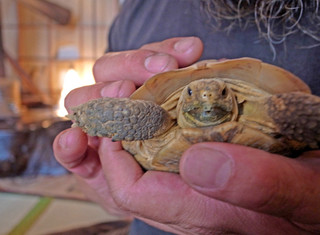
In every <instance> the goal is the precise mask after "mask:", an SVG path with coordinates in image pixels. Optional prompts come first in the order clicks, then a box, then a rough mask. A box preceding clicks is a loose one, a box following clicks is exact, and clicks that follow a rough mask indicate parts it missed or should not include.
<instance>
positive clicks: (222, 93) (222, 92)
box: [221, 88, 227, 97]
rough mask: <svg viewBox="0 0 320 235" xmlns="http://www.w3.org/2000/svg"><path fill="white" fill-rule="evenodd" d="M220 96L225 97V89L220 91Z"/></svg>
mask: <svg viewBox="0 0 320 235" xmlns="http://www.w3.org/2000/svg"><path fill="white" fill-rule="evenodd" d="M221 95H222V96H223V97H225V96H226V95H227V89H226V88H223V90H222V91H221Z"/></svg>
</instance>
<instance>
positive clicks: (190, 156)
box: [180, 143, 320, 224]
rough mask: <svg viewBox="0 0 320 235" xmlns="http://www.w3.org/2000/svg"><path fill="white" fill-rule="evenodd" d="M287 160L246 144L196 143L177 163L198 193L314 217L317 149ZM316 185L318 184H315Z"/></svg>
mask: <svg viewBox="0 0 320 235" xmlns="http://www.w3.org/2000/svg"><path fill="white" fill-rule="evenodd" d="M315 153H316V154H314V156H313V157H309V158H301V159H299V160H298V159H290V158H286V157H283V156H280V155H275V154H270V153H267V152H264V151H262V150H258V149H253V148H249V147H246V146H239V145H232V144H226V143H200V144H196V145H194V146H192V147H191V148H190V149H188V150H187V151H186V152H185V153H184V155H183V157H182V159H181V162H180V172H181V176H182V178H183V179H184V180H185V181H186V183H188V184H189V185H190V186H191V187H192V188H194V189H195V190H197V191H198V192H200V193H202V194H204V195H206V196H209V197H211V198H215V199H218V200H221V201H225V202H228V203H231V204H233V205H236V206H239V207H243V208H246V209H250V210H253V211H256V212H262V213H267V214H271V215H275V216H281V217H285V218H288V219H291V220H293V221H295V222H300V223H310V224H312V223H319V221H320V214H319V211H320V203H318V202H319V200H320V188H319V185H318V186H317V185H315V184H317V183H316V182H320V159H319V158H316V156H315V155H318V156H319V152H315ZM318 184H319V183H318Z"/></svg>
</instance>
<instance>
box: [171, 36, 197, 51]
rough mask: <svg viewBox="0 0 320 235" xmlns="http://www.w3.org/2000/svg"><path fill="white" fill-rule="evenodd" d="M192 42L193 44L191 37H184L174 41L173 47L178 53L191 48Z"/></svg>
mask: <svg viewBox="0 0 320 235" xmlns="http://www.w3.org/2000/svg"><path fill="white" fill-rule="evenodd" d="M193 44H194V38H193V37H189V38H184V39H181V40H180V41H178V42H176V43H175V45H174V49H175V50H176V51H178V52H180V53H185V52H187V51H188V50H191V49H192V46H193Z"/></svg>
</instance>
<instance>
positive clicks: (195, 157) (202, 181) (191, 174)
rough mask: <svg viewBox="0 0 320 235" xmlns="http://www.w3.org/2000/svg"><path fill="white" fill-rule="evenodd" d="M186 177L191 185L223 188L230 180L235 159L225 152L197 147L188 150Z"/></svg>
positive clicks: (185, 166)
mask: <svg viewBox="0 0 320 235" xmlns="http://www.w3.org/2000/svg"><path fill="white" fill-rule="evenodd" d="M185 157H186V158H185V162H184V169H183V171H184V177H185V179H186V180H187V181H188V183H190V184H191V185H193V186H195V187H198V188H205V189H221V188H223V186H224V185H226V183H227V182H228V180H229V178H230V176H231V173H232V168H233V161H232V160H231V159H230V157H229V156H227V155H226V154H224V153H223V152H220V151H216V150H213V149H211V148H204V147H202V148H197V149H191V150H190V151H187V152H186V156H185Z"/></svg>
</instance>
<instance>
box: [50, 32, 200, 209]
mask: <svg viewBox="0 0 320 235" xmlns="http://www.w3.org/2000/svg"><path fill="white" fill-rule="evenodd" d="M201 53H202V43H201V41H200V40H199V39H198V38H192V37H191V38H173V39H169V40H165V41H163V42H160V43H152V44H147V45H145V46H143V47H142V48H141V49H139V50H132V51H124V52H117V53H107V54H105V55H104V56H102V57H101V58H100V59H99V60H97V61H96V63H95V66H94V70H93V72H94V76H95V79H96V81H97V84H95V85H93V86H87V87H82V88H79V89H75V90H74V91H72V92H71V93H70V94H69V95H68V96H67V98H66V100H65V106H66V108H67V109H68V111H70V108H71V107H74V106H77V105H79V104H82V103H84V102H87V101H88V100H91V99H96V98H100V97H103V96H108V97H128V96H129V95H130V94H131V93H132V92H133V91H134V90H135V88H136V86H140V85H141V84H142V83H143V82H144V81H145V80H147V79H148V78H149V77H151V76H153V75H155V74H157V73H159V72H164V71H168V70H171V69H176V68H178V67H184V66H187V65H189V64H192V63H194V62H195V61H197V60H198V59H199V57H200V55H201ZM99 145H100V139H99V138H95V137H88V136H87V135H86V134H84V133H83V132H82V131H81V130H80V128H70V129H68V130H65V131H64V132H62V133H60V134H59V135H58V136H57V137H56V139H55V141H54V144H53V148H54V152H55V156H56V158H57V160H58V161H59V162H60V163H61V164H62V165H63V166H64V167H65V168H66V169H68V170H69V171H71V172H73V173H74V174H75V175H76V176H77V178H78V181H79V183H80V184H81V186H82V189H83V190H84V192H85V194H86V195H87V197H89V198H90V199H91V200H93V201H96V202H98V203H100V204H101V205H103V206H104V208H105V209H106V210H108V211H109V212H111V213H114V214H124V213H123V212H124V211H122V210H121V209H119V208H118V206H117V205H116V204H115V203H114V201H113V199H112V197H111V196H109V194H110V192H109V188H108V186H107V182H106V180H105V178H104V174H103V171H102V169H101V163H100V160H99V155H98V152H97V151H98V150H99ZM125 214H126V213H125Z"/></svg>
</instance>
